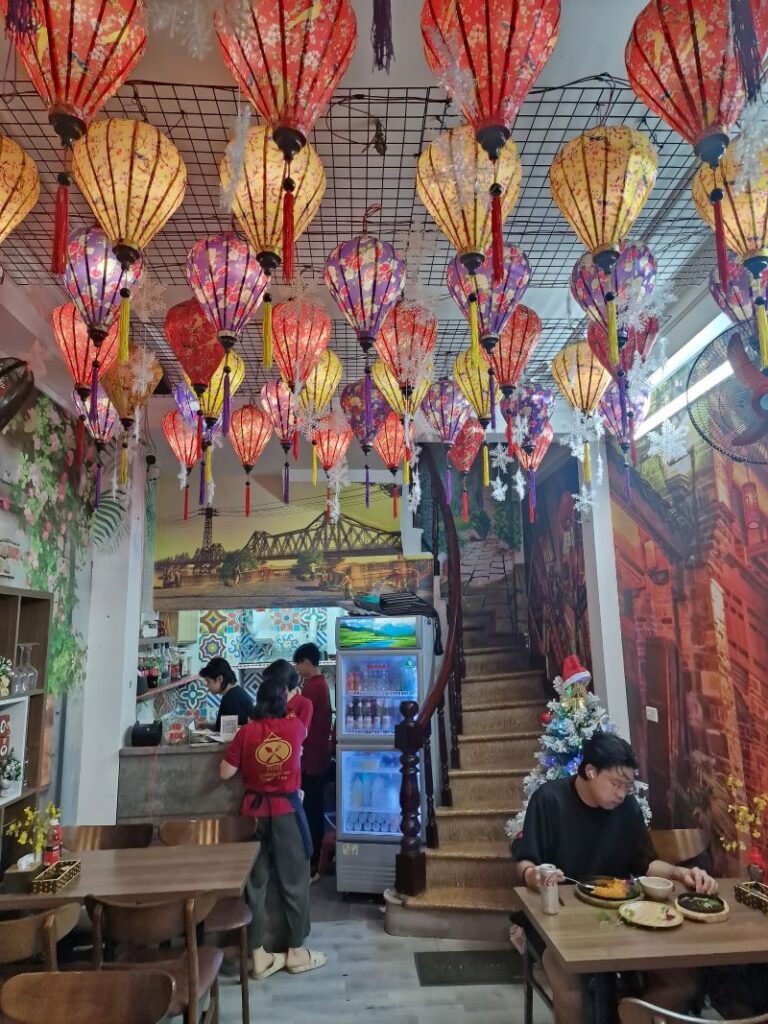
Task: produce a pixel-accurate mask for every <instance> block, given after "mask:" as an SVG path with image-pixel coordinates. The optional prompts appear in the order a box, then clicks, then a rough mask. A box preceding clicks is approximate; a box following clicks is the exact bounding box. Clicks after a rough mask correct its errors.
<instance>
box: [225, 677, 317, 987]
mask: <svg viewBox="0 0 768 1024" xmlns="http://www.w3.org/2000/svg"><path fill="white" fill-rule="evenodd" d="M295 685H296V670H295V669H294V668H293V666H292V665H291V664H290V662H287V661H284V660H280V661H275V662H273V663H272V664H271V665H269V666H268V667H267V668H266V669H265V670H264V674H263V676H262V681H261V685H260V686H259V690H258V694H257V696H256V707H255V709H254V721H252V722H250V723H249V724H248V725H245V726H243V728H242V729H240V731H239V732H238V733H237V735H236V736H235V738H234V740H233V741H232V744H231V746H230V748H229V750H228V751H227V753H226V755H225V757H224V760H223V761H222V762H221V769H220V774H221V777H222V779H231V778H232V777H233V776H234V775H236V774H237V772H238V771H239V772H240V774H241V776H242V779H243V786H244V788H245V794H244V796H243V802H242V804H241V807H240V813H241V814H243V815H246V816H248V817H251V818H254V819H255V820H254V825H255V830H254V833H253V838H254V839H255V840H258V841H259V842H260V843H261V849H260V850H259V855H258V857H257V858H256V863H255V864H254V865H253V868H252V870H251V874H250V877H249V880H248V883H247V885H246V895H247V899H248V904H249V906H250V908H251V911H252V913H253V921H252V923H251V925H250V927H249V930H248V937H249V946H250V948H251V955H252V957H253V971H252V977H254V978H256V980H257V981H261V980H262V979H264V978H268V977H269V976H270V974H274V973H275V972H276V971H280V970H282V969H283V968H285V969H286V970H287V971H288V972H289V973H290V974H302V973H304V972H305V971H311V970H314V969H315V968H317V967H322V966H323V965H324V964H325V963H326V962H327V957H326V956H325V954H324V953H318V952H315V951H313V950H311V949H304V948H303V947H302V943H303V942H304V940H305V939H306V937H307V935H309V928H310V924H309V857H310V854H311V852H312V841H311V839H310V836H309V828H308V826H307V819H306V817H305V815H304V809H303V807H302V804H301V796H300V793H299V790H300V788H301V745H302V743H303V742H304V740H305V739H306V736H307V729H306V726H305V725H304V723H303V722H302V721H301V719H299V718H297V717H296V716H295V715H292V714H289V713H288V705H287V695H288V690H289V689H293V688H294V687H295ZM272 872H274V873H275V876H276V879H277V885H278V890H279V892H280V896H281V898H282V903H283V912H284V915H285V921H286V925H287V928H288V941H289V948H288V951H287V952H286V953H268V952H267V951H266V950H265V949H264V944H263V935H264V925H265V918H266V909H265V906H266V896H267V886H268V884H269V878H270V875H271V873H272Z"/></svg>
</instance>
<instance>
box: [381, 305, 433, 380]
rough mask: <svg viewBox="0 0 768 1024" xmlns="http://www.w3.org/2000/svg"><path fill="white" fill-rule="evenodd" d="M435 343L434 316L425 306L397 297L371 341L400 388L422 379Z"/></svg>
mask: <svg viewBox="0 0 768 1024" xmlns="http://www.w3.org/2000/svg"><path fill="white" fill-rule="evenodd" d="M436 343H437V317H436V316H435V314H434V313H433V312H432V311H431V310H430V309H427V307H426V306H421V305H419V304H418V303H416V302H408V301H407V300H406V299H400V300H399V302H397V303H396V305H395V306H394V307H393V309H392V310H391V311H390V314H389V316H388V317H387V318H386V320H385V321H384V323H383V324H382V326H381V330H380V331H379V336H378V338H377V339H376V341H375V342H374V345H375V347H376V351H377V352H378V354H379V356H380V357H381V360H382V362H383V363H384V364H385V365H386V366H387V367H388V368H389V369H390V370H391V371H392V373H393V374H394V376H395V378H396V379H397V383H398V384H399V385H400V387H401V388H402V389H406V388H414V387H415V386H416V385H417V384H418V383H419V381H420V379H423V375H424V371H425V367H426V365H427V360H428V357H429V355H430V353H431V352H432V350H433V349H434V347H435V344H436Z"/></svg>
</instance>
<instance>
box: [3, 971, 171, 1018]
mask: <svg viewBox="0 0 768 1024" xmlns="http://www.w3.org/2000/svg"><path fill="white" fill-rule="evenodd" d="M174 988H175V983H174V980H173V978H172V977H171V975H170V974H165V973H164V972H162V971H149V970H147V971H114V972H113V971H110V972H102V971H64V972H61V973H49V974H20V975H18V976H17V977H15V978H12V979H11V981H9V982H8V983H7V984H6V985H5V986H4V987H3V990H2V993H0V1007H1V1008H2V1012H3V1014H5V1015H6V1016H7V1017H9V1018H10V1019H11V1020H12V1021H13V1022H14V1024H50V1022H51V1021H55V1022H56V1024H94V1021H98V1022H99V1024H159V1022H160V1021H161V1020H163V1018H164V1017H165V1016H166V1014H167V1013H168V1010H169V1007H170V1005H171V1000H172V999H173V993H174Z"/></svg>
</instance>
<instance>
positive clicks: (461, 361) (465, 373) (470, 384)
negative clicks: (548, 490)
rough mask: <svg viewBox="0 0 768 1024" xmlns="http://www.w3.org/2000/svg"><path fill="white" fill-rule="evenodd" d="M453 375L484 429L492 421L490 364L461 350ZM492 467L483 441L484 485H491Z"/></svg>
mask: <svg viewBox="0 0 768 1024" xmlns="http://www.w3.org/2000/svg"><path fill="white" fill-rule="evenodd" d="M453 376H454V378H455V380H456V383H457V384H458V385H459V388H460V389H461V393H462V394H463V395H464V397H465V398H466V400H467V401H468V402H469V404H470V405H471V406H472V411H473V412H474V414H475V416H476V417H477V419H478V420H479V421H480V425H481V426H482V428H483V430H485V428H486V427H487V426H488V424H489V423H490V422H491V415H492V409H491V380H490V377H489V376H488V365H487V363H485V362H484V361H483V360H476V359H475V358H474V356H473V354H472V351H471V350H470V349H467V350H466V351H465V352H459V354H458V355H457V356H456V359H455V360H454V363H453ZM490 482H491V480H490V467H489V465H488V445H487V444H486V442H485V441H483V486H484V487H488V486H490Z"/></svg>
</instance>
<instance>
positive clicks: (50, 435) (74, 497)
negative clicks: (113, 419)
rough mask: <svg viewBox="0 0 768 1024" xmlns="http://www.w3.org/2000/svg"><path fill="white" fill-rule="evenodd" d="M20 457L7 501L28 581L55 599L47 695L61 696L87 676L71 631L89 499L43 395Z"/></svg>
mask: <svg viewBox="0 0 768 1024" xmlns="http://www.w3.org/2000/svg"><path fill="white" fill-rule="evenodd" d="M21 432H22V435H26V437H25V439H24V453H23V454H22V456H21V459H20V463H19V471H18V477H17V479H16V482H15V484H14V485H13V488H12V491H11V500H12V501H13V504H14V505H15V506H16V507H17V508H18V509H19V510H20V513H21V515H22V516H23V518H24V523H25V531H26V535H27V538H28V541H29V557H28V560H27V579H28V582H29V586H30V588H31V589H33V590H44V591H49V592H50V593H51V594H53V618H52V623H51V633H50V637H49V650H48V690H49V693H52V694H54V695H56V696H61V695H62V694H65V693H67V692H68V691H70V690H72V689H74V688H76V687H77V686H79V685H80V684H81V683H82V681H83V678H84V676H85V653H86V652H85V644H84V642H83V638H82V637H81V636H80V634H79V633H76V632H75V631H74V630H73V628H72V618H73V613H74V610H75V608H76V606H77V592H76V591H77V587H76V571H77V568H78V566H79V565H80V564H81V563H82V561H83V560H84V558H85V554H86V552H87V551H88V548H89V539H90V532H89V531H90V518H91V509H90V503H89V501H88V495H87V493H86V491H85V489H83V490H82V491H81V492H78V490H77V485H76V484H74V483H73V481H74V480H75V474H73V473H72V465H73V462H74V447H75V436H74V430H73V427H72V423H71V421H70V420H69V419H68V418H67V417H66V416H65V415H64V414H63V413H62V412H61V411H60V410H59V409H58V408H57V407H56V406H55V405H54V404H53V402H51V400H50V399H49V398H46V397H45V396H41V397H40V398H39V399H38V400H37V402H36V403H35V405H34V406H33V407H32V408H31V409H30V410H29V411H28V413H27V415H26V416H25V418H24V421H23V423H22V426H21Z"/></svg>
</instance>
